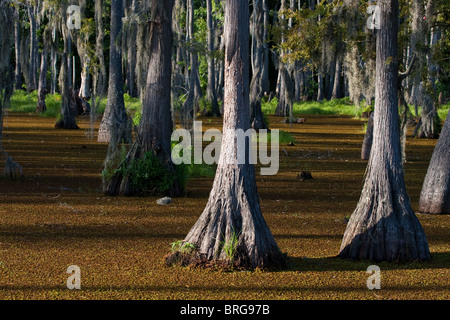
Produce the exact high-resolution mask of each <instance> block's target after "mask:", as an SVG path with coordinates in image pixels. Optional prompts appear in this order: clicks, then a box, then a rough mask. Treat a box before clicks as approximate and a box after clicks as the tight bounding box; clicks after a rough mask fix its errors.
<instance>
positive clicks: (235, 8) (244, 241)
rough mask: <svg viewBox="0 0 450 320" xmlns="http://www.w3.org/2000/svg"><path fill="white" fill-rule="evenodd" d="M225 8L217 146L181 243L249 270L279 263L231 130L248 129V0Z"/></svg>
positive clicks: (281, 258) (209, 257)
mask: <svg viewBox="0 0 450 320" xmlns="http://www.w3.org/2000/svg"><path fill="white" fill-rule="evenodd" d="M225 12H226V13H225V32H224V36H225V50H226V51H225V99H224V124H223V130H224V135H223V138H222V149H221V153H220V159H219V164H218V168H217V172H216V176H215V179H214V184H213V187H212V190H211V193H210V197H209V200H208V203H207V205H206V208H205V210H204V211H203V213H202V215H201V216H200V218H199V219H198V221H197V222H196V223H195V225H194V226H193V227H192V229H191V231H190V232H189V233H188V235H187V236H186V238H185V240H184V241H185V242H189V243H191V244H194V245H195V246H196V248H197V249H198V253H199V254H200V257H203V258H204V259H206V260H207V261H217V260H227V259H231V260H232V262H233V263H235V264H237V265H240V266H242V267H249V268H256V267H274V266H283V265H284V263H285V259H284V255H283V254H282V253H281V252H280V249H279V248H278V245H277V244H276V242H275V240H274V238H273V236H272V234H271V232H270V230H269V227H268V226H267V224H266V222H265V220H264V218H263V216H262V213H261V208H260V206H259V199H258V192H257V188H256V181H255V171H254V167H253V165H252V164H249V163H248V161H247V162H246V163H245V164H236V161H237V151H238V150H237V141H236V137H235V135H234V133H235V132H236V130H237V129H242V130H244V131H246V130H247V129H249V128H250V113H249V95H248V90H249V83H248V82H249V78H248V77H249V59H248V57H249V24H248V23H249V5H248V2H246V1H241V0H229V1H227V6H226V10H225ZM248 147H249V146H248V145H247V148H246V150H247V151H248ZM233 239H234V240H236V242H234V244H235V250H234V253H233V256H232V257H229V256H227V255H226V253H225V250H224V247H225V245H226V244H230V243H233Z"/></svg>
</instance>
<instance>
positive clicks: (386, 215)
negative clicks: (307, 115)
mask: <svg viewBox="0 0 450 320" xmlns="http://www.w3.org/2000/svg"><path fill="white" fill-rule="evenodd" d="M378 5H379V6H380V11H381V14H380V17H381V21H380V23H381V29H380V30H377V33H378V36H377V58H376V65H377V68H376V98H375V113H374V132H373V145H372V151H371V155H370V159H369V164H368V168H367V174H366V179H365V183H364V187H363V191H362V194H361V197H360V200H359V202H358V204H357V207H356V209H355V211H354V212H353V214H352V216H351V217H350V220H349V222H348V225H347V229H346V230H345V234H344V238H343V241H342V244H341V249H340V254H339V256H340V257H342V258H348V259H368V260H372V261H390V262H399V261H414V260H429V259H430V251H429V248H428V242H427V239H426V236H425V232H424V230H423V228H422V226H421V224H420V222H419V220H418V219H417V217H416V216H415V214H414V212H413V210H412V208H411V205H410V202H409V198H408V195H407V193H406V189H405V183H404V178H403V168H402V163H401V161H402V158H401V150H400V136H399V134H400V133H399V115H398V90H397V89H398V63H397V55H398V47H397V46H398V41H397V39H398V38H397V37H398V35H397V32H398V10H399V8H398V0H383V1H379V2H378Z"/></svg>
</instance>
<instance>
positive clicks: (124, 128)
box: [98, 0, 131, 143]
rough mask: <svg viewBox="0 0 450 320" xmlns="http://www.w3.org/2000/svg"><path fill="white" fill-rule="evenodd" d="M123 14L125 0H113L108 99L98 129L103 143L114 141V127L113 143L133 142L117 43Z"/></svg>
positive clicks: (119, 48)
mask: <svg viewBox="0 0 450 320" xmlns="http://www.w3.org/2000/svg"><path fill="white" fill-rule="evenodd" d="M123 16H124V8H123V1H122V0H113V1H111V31H110V39H111V43H110V53H109V85H108V100H107V103H106V108H105V112H104V114H103V118H102V122H101V123H100V127H99V130H98V141H99V142H103V143H109V142H110V141H112V139H111V137H112V132H111V131H112V127H115V128H116V129H115V133H116V134H117V139H118V140H116V141H112V142H113V143H116V142H119V143H120V142H125V143H130V142H131V127H130V123H129V120H128V116H127V112H126V110H125V102H124V98H123V74H122V50H121V46H120V44H118V43H117V42H118V40H119V36H120V33H121V31H122V18H123Z"/></svg>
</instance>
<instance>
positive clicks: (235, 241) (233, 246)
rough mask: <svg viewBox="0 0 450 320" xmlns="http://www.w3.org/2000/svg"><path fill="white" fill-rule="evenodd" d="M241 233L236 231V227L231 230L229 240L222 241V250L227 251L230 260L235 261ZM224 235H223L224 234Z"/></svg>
mask: <svg viewBox="0 0 450 320" xmlns="http://www.w3.org/2000/svg"><path fill="white" fill-rule="evenodd" d="M239 235H240V232H239V233H236V231H235V230H234V229H232V231H231V236H230V238H229V239H228V240H227V241H222V242H221V245H222V250H223V252H225V255H226V257H227V259H228V261H229V262H231V263H232V262H233V261H234V259H235V256H236V253H237V249H238V246H239ZM222 236H223V235H222Z"/></svg>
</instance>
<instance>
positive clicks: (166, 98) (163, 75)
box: [104, 0, 182, 196]
mask: <svg viewBox="0 0 450 320" xmlns="http://www.w3.org/2000/svg"><path fill="white" fill-rule="evenodd" d="M151 8H152V13H151V14H152V17H151V22H150V39H149V41H150V46H149V48H150V64H149V67H148V77H147V85H146V89H145V97H144V100H143V106H142V118H141V122H140V124H139V128H138V132H137V137H136V141H135V142H134V143H133V145H132V146H131V149H130V151H129V152H128V155H127V156H126V158H125V159H124V160H123V162H122V163H121V166H128V165H129V164H130V162H131V161H132V160H138V159H140V158H143V157H144V155H145V153H146V152H152V153H153V154H154V155H155V156H156V157H157V158H159V160H160V161H162V162H163V163H164V164H165V165H166V166H167V169H168V170H170V171H171V172H174V170H175V168H174V164H173V163H172V160H171V140H170V138H171V134H172V129H173V128H172V126H173V124H172V117H171V108H170V103H171V87H170V86H171V78H172V40H173V36H172V8H173V0H169V1H168V0H152V1H151ZM104 191H105V193H107V194H109V195H126V196H131V195H137V194H140V193H141V192H143V191H145V190H136V189H135V188H134V187H133V186H132V183H131V181H130V177H129V176H123V175H122V173H120V172H119V173H116V174H115V175H114V177H113V178H112V179H111V181H110V182H109V183H108V184H107V186H106V187H105V189H104ZM181 192H182V186H181V185H180V184H179V182H178V181H176V180H175V181H174V183H173V185H172V187H171V189H170V190H169V191H168V195H171V196H178V195H180V194H181Z"/></svg>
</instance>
